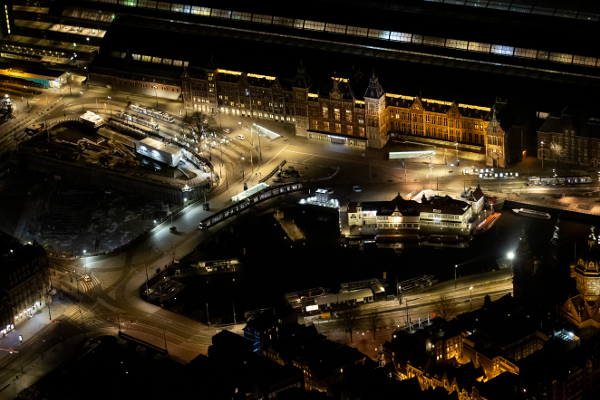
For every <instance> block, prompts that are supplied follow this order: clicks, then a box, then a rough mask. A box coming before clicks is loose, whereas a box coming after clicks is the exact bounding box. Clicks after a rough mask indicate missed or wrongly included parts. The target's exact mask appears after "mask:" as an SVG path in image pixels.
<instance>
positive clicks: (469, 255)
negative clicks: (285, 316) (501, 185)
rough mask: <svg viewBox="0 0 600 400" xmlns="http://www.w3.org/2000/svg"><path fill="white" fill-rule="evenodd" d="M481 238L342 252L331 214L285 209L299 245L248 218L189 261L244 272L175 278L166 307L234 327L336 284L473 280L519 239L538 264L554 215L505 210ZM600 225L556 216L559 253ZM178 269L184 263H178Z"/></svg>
mask: <svg viewBox="0 0 600 400" xmlns="http://www.w3.org/2000/svg"><path fill="white" fill-rule="evenodd" d="M501 214H502V217H501V218H500V219H499V220H498V221H497V222H496V224H495V225H494V226H493V227H492V228H491V229H490V230H489V231H487V232H485V233H484V234H481V235H478V236H475V237H474V238H473V240H471V241H470V242H469V245H468V247H467V248H463V249H461V248H443V249H438V248H435V247H427V246H423V247H421V248H407V249H403V250H402V252H400V253H397V252H395V251H394V250H392V249H380V248H377V247H376V246H375V245H369V244H367V245H365V246H364V249H363V250H361V249H360V248H359V247H358V246H350V245H347V244H346V242H345V241H344V240H342V239H340V238H339V226H338V223H339V222H338V214H337V211H335V210H334V211H330V210H325V209H322V210H321V209H315V208H309V207H301V206H298V207H295V208H292V209H288V210H285V215H286V217H290V218H292V219H293V220H294V221H295V223H296V224H297V225H298V227H299V228H300V229H301V230H302V231H303V232H304V233H305V235H306V241H305V242H292V241H290V240H289V238H287V236H286V234H285V232H284V231H283V230H282V228H281V227H280V226H279V224H278V223H277V221H276V220H275V218H274V217H273V215H264V216H261V217H254V216H248V217H246V218H245V219H242V220H241V221H240V222H237V223H236V224H235V225H233V226H232V227H231V228H228V229H226V230H225V231H224V232H223V233H222V234H221V235H219V238H218V240H217V239H214V240H212V241H211V242H209V243H206V244H204V245H203V246H202V248H201V249H200V250H199V252H198V253H197V254H196V255H195V257H196V258H200V259H202V260H215V259H226V258H234V257H237V258H238V259H239V260H240V261H241V262H242V263H243V267H244V268H243V271H242V272H236V273H224V274H218V275H211V276H207V275H202V276H200V275H197V276H192V277H185V278H183V277H182V278H180V280H181V281H182V282H183V283H185V285H186V288H185V289H184V290H183V292H182V293H181V295H178V300H172V301H170V302H169V304H165V306H166V307H168V308H172V309H174V310H175V311H177V312H181V313H183V314H186V315H189V316H192V317H193V318H196V319H198V320H200V321H205V318H206V317H205V312H206V303H208V305H209V314H210V317H211V319H213V318H220V319H221V322H222V323H230V322H233V307H234V304H235V311H236V316H237V320H238V321H239V320H242V319H244V318H243V314H244V312H245V311H249V310H254V309H260V308H268V307H272V306H276V305H282V304H283V303H284V297H283V295H284V293H287V292H292V291H298V290H304V289H310V288H316V287H324V288H330V289H332V290H333V291H337V290H338V289H339V286H340V284H341V283H343V282H348V281H353V280H361V279H369V278H383V275H384V272H385V273H386V276H387V282H389V283H390V286H389V288H388V292H389V293H390V294H394V293H395V291H394V287H395V281H396V276H397V278H398V280H399V281H402V280H404V279H408V278H412V277H416V276H420V275H424V274H427V275H435V277H436V278H437V279H439V280H449V279H453V278H454V266H455V265H458V269H457V271H458V276H466V275H471V274H476V273H479V272H482V271H490V270H492V269H494V268H498V264H497V262H496V260H497V259H499V258H503V257H506V255H507V254H508V253H509V252H510V251H515V250H516V248H517V245H518V242H519V238H520V237H521V236H522V235H523V232H525V234H526V235H527V238H528V240H529V243H530V247H531V249H532V251H533V253H534V255H537V256H538V257H546V256H549V248H550V247H549V241H550V239H551V237H552V234H553V232H554V226H555V225H556V214H555V213H554V214H553V216H552V219H550V220H539V219H532V218H527V217H522V216H519V215H517V214H515V213H513V212H512V211H511V210H510V209H504V210H502V211H501ZM594 223H595V224H596V225H598V227H599V229H598V233H600V221H599V220H594V221H592V220H590V221H589V222H587V221H581V220H579V221H574V220H569V219H567V217H561V223H560V233H561V235H562V237H563V238H564V242H565V245H564V248H563V251H565V252H568V253H570V254H571V256H570V257H569V259H573V257H574V256H573V254H574V247H575V246H574V243H578V246H580V248H583V246H584V245H585V243H586V239H587V236H588V234H589V232H590V226H591V225H592V224H594ZM182 262H183V264H184V267H185V259H184V260H182Z"/></svg>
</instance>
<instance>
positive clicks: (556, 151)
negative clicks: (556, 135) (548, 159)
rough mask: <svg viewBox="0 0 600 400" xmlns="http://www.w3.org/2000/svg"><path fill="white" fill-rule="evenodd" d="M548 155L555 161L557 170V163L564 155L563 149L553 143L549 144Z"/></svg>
mask: <svg viewBox="0 0 600 400" xmlns="http://www.w3.org/2000/svg"><path fill="white" fill-rule="evenodd" d="M550 154H551V155H552V157H553V158H555V159H556V168H558V161H559V160H560V159H561V158H563V157H564V156H565V155H566V151H565V148H564V147H563V146H562V145H560V144H558V143H555V142H552V143H550Z"/></svg>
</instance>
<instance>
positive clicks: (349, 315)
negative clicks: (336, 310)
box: [342, 308, 358, 343]
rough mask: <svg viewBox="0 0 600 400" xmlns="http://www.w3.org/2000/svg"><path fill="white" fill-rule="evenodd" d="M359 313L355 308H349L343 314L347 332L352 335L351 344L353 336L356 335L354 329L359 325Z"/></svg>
mask: <svg viewBox="0 0 600 400" xmlns="http://www.w3.org/2000/svg"><path fill="white" fill-rule="evenodd" d="M356 317H357V312H356V309H355V308H349V309H347V310H346V311H344V313H343V314H342V322H343V324H344V326H345V328H346V332H349V333H350V343H352V341H353V340H352V334H353V333H354V328H356V326H357V325H358V320H357V319H356Z"/></svg>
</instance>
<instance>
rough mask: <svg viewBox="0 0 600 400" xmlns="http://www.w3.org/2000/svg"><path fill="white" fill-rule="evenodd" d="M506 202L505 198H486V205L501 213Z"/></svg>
mask: <svg viewBox="0 0 600 400" xmlns="http://www.w3.org/2000/svg"><path fill="white" fill-rule="evenodd" d="M504 200H505V199H504V198H502V197H498V196H485V205H486V206H489V207H490V208H493V209H494V211H500V210H502V207H503V206H504Z"/></svg>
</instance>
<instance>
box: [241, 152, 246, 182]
mask: <svg viewBox="0 0 600 400" xmlns="http://www.w3.org/2000/svg"><path fill="white" fill-rule="evenodd" d="M240 165H241V166H242V179H243V178H244V177H245V176H246V173H245V172H244V157H242V158H241V161H240Z"/></svg>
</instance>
